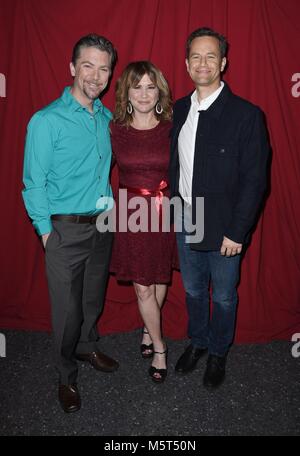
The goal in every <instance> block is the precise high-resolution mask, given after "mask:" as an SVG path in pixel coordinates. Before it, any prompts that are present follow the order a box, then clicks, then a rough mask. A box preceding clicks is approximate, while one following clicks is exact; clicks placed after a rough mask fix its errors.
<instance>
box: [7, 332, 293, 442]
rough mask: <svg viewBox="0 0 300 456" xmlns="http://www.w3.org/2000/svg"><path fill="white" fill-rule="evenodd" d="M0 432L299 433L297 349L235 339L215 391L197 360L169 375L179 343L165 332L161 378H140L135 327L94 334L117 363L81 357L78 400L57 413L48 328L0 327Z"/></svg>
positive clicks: (143, 374)
mask: <svg viewBox="0 0 300 456" xmlns="http://www.w3.org/2000/svg"><path fill="white" fill-rule="evenodd" d="M0 333H3V334H4V335H5V336H6V357H5V358H0V404H1V408H0V435H7V436H11V435H36V436H38V435H98V436H142V435H143V436H200V435H214V436H219V435H222V436H228V435H299V434H300V357H298V358H294V357H293V356H292V354H291V347H292V344H291V343H289V342H284V341H278V342H272V343H269V344H264V345H235V346H233V347H232V349H231V351H230V355H229V357H228V362H227V378H226V382H225V383H224V385H222V387H221V388H220V389H219V390H217V391H215V392H207V391H206V390H205V389H204V388H203V386H202V375H203V371H204V366H205V360H201V361H200V362H199V366H198V368H197V370H196V371H195V372H193V373H192V374H190V375H188V376H186V377H178V376H177V375H175V373H174V365H175V363H176V360H177V358H178V356H179V355H180V354H181V353H182V350H183V349H184V347H185V346H186V345H187V343H188V342H187V341H173V340H167V343H168V347H169V372H168V377H167V380H166V382H165V383H164V384H162V385H156V384H154V383H153V382H152V381H151V379H150V378H149V377H148V376H147V368H148V365H149V364H150V362H149V361H147V360H143V359H142V358H141V357H140V355H139V342H140V331H134V332H132V333H126V334H114V335H111V336H105V337H103V338H102V342H103V352H105V353H107V354H110V355H112V356H114V357H115V358H116V359H118V360H119V362H120V369H119V370H118V371H117V372H115V373H114V374H104V373H100V372H96V371H95V370H94V369H93V368H92V367H91V366H90V365H86V364H83V363H80V369H79V379H78V386H79V389H80V393H81V398H82V408H81V410H80V411H79V412H77V413H74V414H69V415H67V414H65V413H64V412H63V411H62V410H61V409H60V406H59V404H58V402H57V376H56V372H55V370H54V368H53V364H52V338H51V335H50V334H47V333H40V332H23V331H11V330H10V331H8V330H1V329H0Z"/></svg>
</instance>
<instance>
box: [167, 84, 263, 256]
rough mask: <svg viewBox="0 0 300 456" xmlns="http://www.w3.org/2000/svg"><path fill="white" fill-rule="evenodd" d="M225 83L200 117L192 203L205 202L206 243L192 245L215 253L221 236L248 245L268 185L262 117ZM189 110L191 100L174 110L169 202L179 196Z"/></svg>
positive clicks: (189, 96) (255, 108)
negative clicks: (180, 141)
mask: <svg viewBox="0 0 300 456" xmlns="http://www.w3.org/2000/svg"><path fill="white" fill-rule="evenodd" d="M224 84H225V85H224V88H223V90H222V91H221V93H220V95H219V96H218V98H217V99H216V101H214V103H212V105H211V106H210V107H209V108H208V109H207V111H201V112H200V114H199V116H200V119H199V122H198V128H197V134H196V143H195V155H194V168H193V182H192V198H193V201H195V197H199V196H201V197H204V238H203V240H202V242H199V243H197V244H191V248H193V249H196V250H219V249H220V247H221V244H222V241H223V236H226V237H228V238H229V239H231V240H233V241H235V242H238V243H242V244H245V243H247V241H248V240H249V237H250V233H251V229H252V228H253V225H254V224H255V221H256V218H257V215H258V211H259V208H260V206H261V202H262V199H263V196H264V193H265V190H266V186H267V163H268V156H269V151H270V147H269V143H268V135H267V131H266V127H265V123H264V116H263V113H262V111H261V110H260V108H258V107H257V106H254V105H253V104H252V103H250V102H248V101H246V100H244V99H242V98H240V97H238V96H236V95H234V94H233V93H232V92H231V90H230V88H229V87H228V85H227V84H226V83H224ZM190 106H191V95H188V96H187V97H184V98H181V99H179V100H178V101H177V102H176V103H175V105H174V119H173V122H174V124H173V129H172V132H171V158H170V169H169V177H170V190H171V197H173V196H177V195H178V194H179V193H178V184H179V158H178V136H179V133H180V130H181V128H182V126H183V124H184V123H185V121H186V118H187V116H188V113H189V110H190ZM193 206H194V207H195V204H193Z"/></svg>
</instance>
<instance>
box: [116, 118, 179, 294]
mask: <svg viewBox="0 0 300 456" xmlns="http://www.w3.org/2000/svg"><path fill="white" fill-rule="evenodd" d="M110 129H111V139H112V148H113V153H114V156H115V159H116V163H117V166H118V171H119V187H120V188H123V189H126V190H127V198H126V199H124V198H123V197H121V196H120V194H119V193H118V194H117V195H115V199H116V214H117V220H118V221H117V231H116V233H115V239H114V245H113V253H112V260H111V267H110V270H111V272H114V273H115V274H116V278H117V280H120V281H133V282H136V283H139V284H141V285H151V284H155V283H168V282H170V280H171V271H172V266H176V264H177V263H176V261H177V260H176V250H175V249H176V247H175V246H176V242H175V234H174V232H173V231H172V230H171V232H163V231H162V229H161V226H160V225H159V224H157V225H156V227H158V229H159V231H158V232H151V229H150V227H151V209H150V208H151V203H150V200H151V198H152V204H153V203H154V202H155V205H154V207H156V211H155V210H153V209H152V214H154V213H155V214H156V217H159V216H158V214H159V204H158V205H157V201H158V200H157V198H155V194H156V195H157V193H153V190H157V189H158V188H159V187H160V188H162V187H164V186H166V183H167V182H168V165H169V154H170V142H169V141H170V139H169V134H170V129H171V123H170V122H160V123H159V124H158V125H157V126H156V127H154V128H152V129H150V130H137V129H135V128H133V127H128V128H127V127H125V126H121V125H119V124H116V123H113V122H112V123H111V125H110ZM141 189H143V190H145V189H146V190H151V195H146V196H145V195H144V196H143V198H145V201H146V202H147V207H146V208H145V206H144V205H143V209H139V208H141V206H136V208H134V209H128V202H129V201H130V199H131V198H132V197H137V196H139V197H141ZM162 192H163V195H164V196H169V191H168V188H164V189H163V190H162ZM144 193H145V191H144ZM146 193H147V191H146ZM121 209H122V214H123V215H122V223H123V226H124V214H125V219H126V220H125V222H126V224H127V227H128V221H129V220H130V219H132V216H133V214H134V213H135V214H137V210H138V211H139V214H140V215H141V217H140V218H137V217H136V216H134V219H132V220H133V221H134V220H135V221H136V222H137V223H140V222H141V219H142V218H143V222H145V221H147V220H146V219H147V215H148V223H147V228H146V229H148V232H143V231H141V230H139V231H137V232H132V231H130V230H128V228H127V232H122V231H121V229H120V222H119V219H118V213H119V211H120V210H121ZM145 217H146V218H145ZM142 225H143V224H142V223H140V226H142ZM145 226H146V225H145V224H144V225H143V229H145ZM156 229H157V228H156ZM122 230H123V231H124V229H122Z"/></svg>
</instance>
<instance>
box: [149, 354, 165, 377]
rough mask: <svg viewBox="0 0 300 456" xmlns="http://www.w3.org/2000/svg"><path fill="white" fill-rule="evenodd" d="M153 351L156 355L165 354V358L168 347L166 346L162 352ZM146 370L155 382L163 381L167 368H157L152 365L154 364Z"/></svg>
mask: <svg viewBox="0 0 300 456" xmlns="http://www.w3.org/2000/svg"><path fill="white" fill-rule="evenodd" d="M154 353H155V354H157V355H166V358H167V353H168V349H167V348H166V349H165V351H163V352H157V351H154V352H153V354H154ZM148 372H149V375H150V377H151V379H152V380H153V381H154V382H155V383H162V382H164V381H165V379H166V376H167V369H158V368H157V367H154V366H150V367H149V371H148Z"/></svg>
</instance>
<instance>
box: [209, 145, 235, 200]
mask: <svg viewBox="0 0 300 456" xmlns="http://www.w3.org/2000/svg"><path fill="white" fill-rule="evenodd" d="M237 181H238V147H237V145H235V144H219V143H209V144H207V145H206V160H205V183H206V188H207V190H208V191H211V192H225V191H229V192H232V190H233V188H234V187H235V185H236V183H237Z"/></svg>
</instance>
